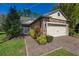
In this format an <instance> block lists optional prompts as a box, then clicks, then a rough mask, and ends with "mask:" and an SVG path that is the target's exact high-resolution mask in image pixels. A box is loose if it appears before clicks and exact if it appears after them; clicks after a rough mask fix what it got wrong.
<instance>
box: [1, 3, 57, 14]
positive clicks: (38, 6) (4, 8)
mask: <svg viewBox="0 0 79 59" xmlns="http://www.w3.org/2000/svg"><path fill="white" fill-rule="evenodd" d="M11 6H16V9H17V10H22V9H24V8H28V9H30V10H31V11H32V12H37V13H40V14H45V13H47V12H49V11H50V10H51V9H53V8H54V7H55V6H56V4H55V3H2V4H1V3H0V14H7V13H8V12H9V8H10V7H11Z"/></svg>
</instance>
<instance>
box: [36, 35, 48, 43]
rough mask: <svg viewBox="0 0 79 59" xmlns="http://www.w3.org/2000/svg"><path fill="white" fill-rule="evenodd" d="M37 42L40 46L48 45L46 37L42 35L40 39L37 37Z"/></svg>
mask: <svg viewBox="0 0 79 59" xmlns="http://www.w3.org/2000/svg"><path fill="white" fill-rule="evenodd" d="M37 41H38V43H39V44H46V43H47V39H46V36H45V35H40V36H39V37H37Z"/></svg>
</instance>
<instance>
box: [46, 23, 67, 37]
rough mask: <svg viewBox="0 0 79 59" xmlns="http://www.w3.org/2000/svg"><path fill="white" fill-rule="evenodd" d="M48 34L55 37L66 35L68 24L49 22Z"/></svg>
mask: <svg viewBox="0 0 79 59" xmlns="http://www.w3.org/2000/svg"><path fill="white" fill-rule="evenodd" d="M47 35H51V36H54V37H58V36H65V35H67V34H66V26H62V25H51V24H49V25H48V26H47Z"/></svg>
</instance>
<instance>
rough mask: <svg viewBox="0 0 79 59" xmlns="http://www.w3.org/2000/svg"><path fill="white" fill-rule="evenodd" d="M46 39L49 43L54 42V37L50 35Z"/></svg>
mask: <svg viewBox="0 0 79 59" xmlns="http://www.w3.org/2000/svg"><path fill="white" fill-rule="evenodd" d="M46 38H47V42H48V43H49V42H52V40H53V36H50V35H47V36H46Z"/></svg>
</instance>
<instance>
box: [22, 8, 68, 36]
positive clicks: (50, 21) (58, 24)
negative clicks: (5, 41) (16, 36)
mask: <svg viewBox="0 0 79 59" xmlns="http://www.w3.org/2000/svg"><path fill="white" fill-rule="evenodd" d="M22 25H23V33H27V32H28V31H29V29H30V28H32V29H35V28H37V27H38V28H40V29H41V30H42V34H45V35H51V36H54V37H58V36H65V35H68V33H69V32H68V18H67V17H66V16H65V14H64V13H63V12H62V11H61V10H60V9H57V10H54V11H52V12H49V13H47V14H45V15H43V16H40V17H39V18H37V19H36V20H29V21H24V22H23V20H22Z"/></svg>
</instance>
